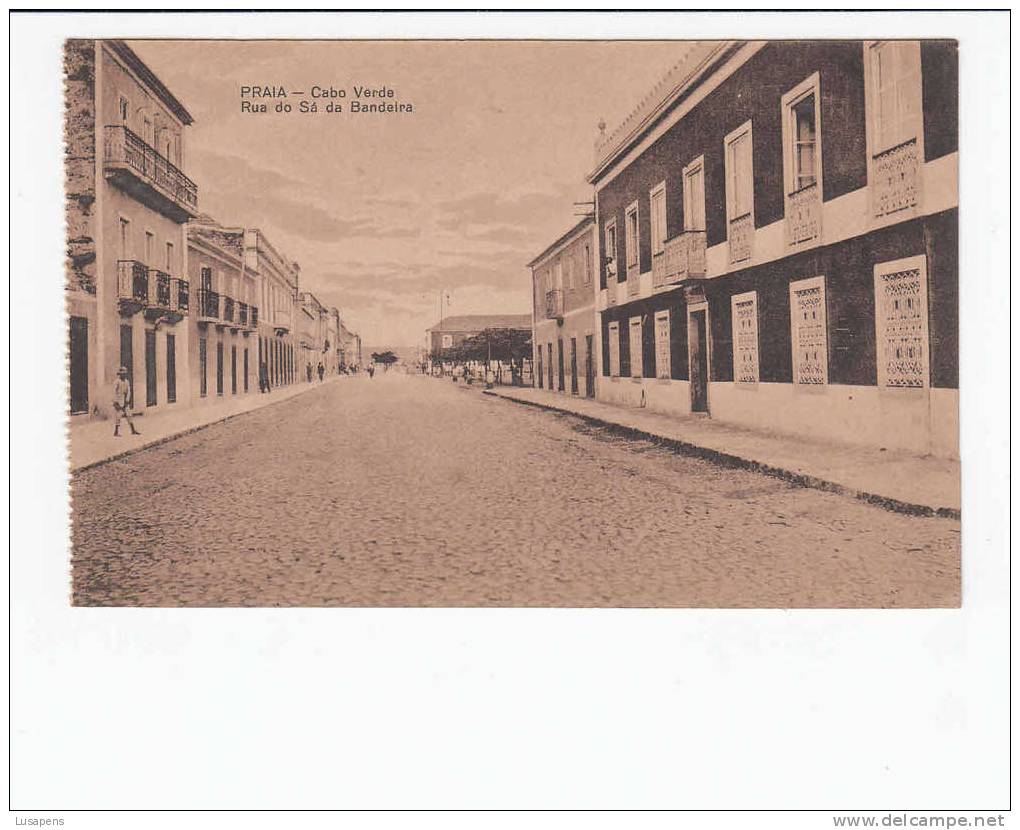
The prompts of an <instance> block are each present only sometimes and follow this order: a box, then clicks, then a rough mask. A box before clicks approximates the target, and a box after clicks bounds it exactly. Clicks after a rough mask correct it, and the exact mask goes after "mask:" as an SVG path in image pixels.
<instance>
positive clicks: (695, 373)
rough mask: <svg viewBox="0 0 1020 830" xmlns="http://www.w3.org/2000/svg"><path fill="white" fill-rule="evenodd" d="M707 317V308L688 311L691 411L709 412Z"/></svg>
mask: <svg viewBox="0 0 1020 830" xmlns="http://www.w3.org/2000/svg"><path fill="white" fill-rule="evenodd" d="M707 317H708V309H707V308H700V309H698V310H696V311H690V312H689V313H688V320H687V346H688V350H689V353H690V363H691V366H690V370H691V412H704V413H707V412H708V337H707V331H708V326H707Z"/></svg>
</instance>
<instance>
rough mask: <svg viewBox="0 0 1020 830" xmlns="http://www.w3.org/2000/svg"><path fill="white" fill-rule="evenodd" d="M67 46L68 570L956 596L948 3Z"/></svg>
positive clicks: (343, 582)
mask: <svg viewBox="0 0 1020 830" xmlns="http://www.w3.org/2000/svg"><path fill="white" fill-rule="evenodd" d="M596 58H597V60H596ZM593 66H597V69H594V70H593V69H591V67H593ZM63 68H64V73H65V74H64V94H65V116H66V117H65V143H66V156H65V182H66V210H67V267H66V299H67V314H68V316H67V337H68V361H67V371H68V377H67V389H68V417H69V419H70V429H69V434H70V464H71V472H72V484H71V490H72V508H73V516H72V556H71V576H72V589H71V602H72V603H73V604H75V605H104V606H105V605H108V606H138V605H146V606H299V607H306V606H469V607H476V606H556V607H563V606H565V607H592V606H607V607H618V606H623V607H632V606H640V607H713V608H714V607H718V608H730V607H770V608H772V607H783V608H790V607H794V608H796V607H825V608H827V607H955V606H958V605H959V603H960V595H961V583H960V553H961V549H960V528H961V525H960V522H961V510H960V464H959V414H958V412H959V394H958V386H959V369H958V366H959V360H958V355H959V342H958V331H959V323H958V316H959V312H958V295H959V292H958V282H959V273H958V271H959V269H958V248H959V242H958V196H957V193H958V187H957V179H958V174H957V170H958V165H959V159H958V153H959V150H958V132H959V130H958V124H957V112H958V106H959V101H958V92H957V83H958V81H957V75H958V48H957V43H956V42H955V41H952V40H931V39H926V40H888V41H882V40H840V41H833V40H784V41H769V40H763V41H748V40H705V41H675V40H674V41H641V42H626V41H621V42H609V41H591V42H567V41H478V42H464V41H410V42H390V41H342V40H319V41H289V40H162V41H161V40H120V39H68V40H66V42H65V43H64V52H63ZM592 72H595V73H596V75H594V76H593V75H592V74H591V73H592ZM465 77H470V78H471V84H470V85H463V84H462V83H461V81H462V79H464V78H465Z"/></svg>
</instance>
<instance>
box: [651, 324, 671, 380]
mask: <svg viewBox="0 0 1020 830" xmlns="http://www.w3.org/2000/svg"><path fill="white" fill-rule="evenodd" d="M670 374H671V369H670V357H669V309H666V310H665V311H657V312H655V376H656V377H658V378H664V379H666V380H668V379H669V377H670Z"/></svg>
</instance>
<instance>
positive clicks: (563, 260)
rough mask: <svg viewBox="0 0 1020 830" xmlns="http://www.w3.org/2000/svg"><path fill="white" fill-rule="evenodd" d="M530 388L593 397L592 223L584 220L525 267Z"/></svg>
mask: <svg viewBox="0 0 1020 830" xmlns="http://www.w3.org/2000/svg"><path fill="white" fill-rule="evenodd" d="M528 267H529V268H530V269H531V283H532V296H533V298H534V326H533V329H532V332H533V333H532V344H533V351H534V361H535V362H534V364H533V365H534V367H535V384H534V385H535V386H536V387H538V388H539V389H547V390H549V391H557V392H563V393H565V394H568V395H583V396H585V397H590V398H594V397H595V386H596V361H597V358H596V346H595V331H596V325H595V295H596V291H595V279H594V274H595V222H594V220H593V219H590V218H585V219H582V220H581V221H580V222H578V223H577V224H576V225H574V227H572V228H571V229H570V230H569V231H567V232H566V233H565V234H564V235H563V236H561V237H560V238H559V239H557V240H556V241H555V242H554V243H553V244H552V245H550V246H549V247H548V248H546V249H545V250H544V251H543V252H542V253H541V254H539V255H538V256H537V257H535V259H533V260H532V261H531V262H529V263H528Z"/></svg>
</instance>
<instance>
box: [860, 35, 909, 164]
mask: <svg viewBox="0 0 1020 830" xmlns="http://www.w3.org/2000/svg"><path fill="white" fill-rule="evenodd" d="M867 49H868V56H867V57H868V69H869V75H870V76H871V77H870V79H869V81H870V83H869V84H868V90H869V92H870V97H871V100H870V101H869V111H870V115H871V126H872V136H871V145H872V146H871V151H872V153H873V154H877V153H881V152H882V151H884V150H888V149H890V148H891V147H896V146H897V145H899V144H903V143H904V142H906V141H909V140H911V139H916V138H917V137H918V135H919V132H920V122H921V46H920V43H919V42H918V41H916V40H890V41H880V42H877V43H872V44H870V45H869V46H868V47H867Z"/></svg>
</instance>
